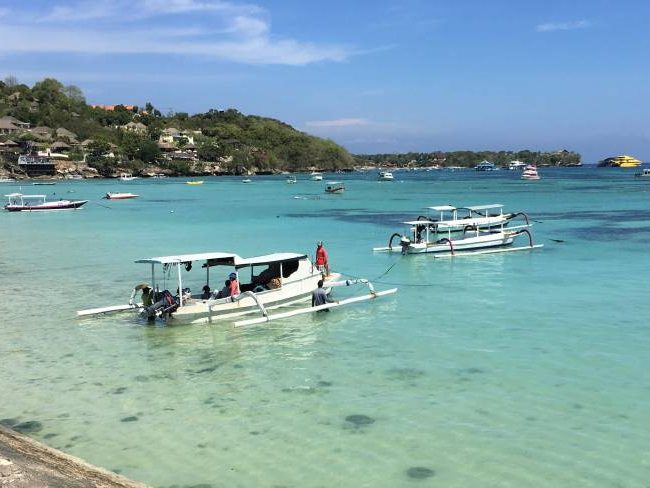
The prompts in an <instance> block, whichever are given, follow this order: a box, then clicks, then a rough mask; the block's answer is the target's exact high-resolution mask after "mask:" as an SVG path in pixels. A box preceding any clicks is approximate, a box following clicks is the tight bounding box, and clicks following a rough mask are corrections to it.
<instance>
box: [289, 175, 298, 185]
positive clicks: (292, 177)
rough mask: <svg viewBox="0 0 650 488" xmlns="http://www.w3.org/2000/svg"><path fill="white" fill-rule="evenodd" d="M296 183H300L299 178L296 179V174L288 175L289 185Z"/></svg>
mask: <svg viewBox="0 0 650 488" xmlns="http://www.w3.org/2000/svg"><path fill="white" fill-rule="evenodd" d="M294 183H298V180H297V179H296V177H295V176H287V184H288V185H293V184H294Z"/></svg>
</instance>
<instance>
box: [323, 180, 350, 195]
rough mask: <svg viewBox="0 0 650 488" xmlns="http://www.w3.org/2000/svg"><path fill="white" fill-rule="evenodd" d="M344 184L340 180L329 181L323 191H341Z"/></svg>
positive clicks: (343, 188)
mask: <svg viewBox="0 0 650 488" xmlns="http://www.w3.org/2000/svg"><path fill="white" fill-rule="evenodd" d="M344 191H345V185H344V184H343V182H341V181H329V182H328V183H327V186H326V187H325V193H343V192H344Z"/></svg>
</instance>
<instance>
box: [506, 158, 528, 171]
mask: <svg viewBox="0 0 650 488" xmlns="http://www.w3.org/2000/svg"><path fill="white" fill-rule="evenodd" d="M525 167H526V163H524V162H523V161H517V160H515V161H510V163H509V164H508V169H509V170H511V171H517V170H522V169H524V168H525Z"/></svg>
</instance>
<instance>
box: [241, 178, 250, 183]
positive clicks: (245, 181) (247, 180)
mask: <svg viewBox="0 0 650 488" xmlns="http://www.w3.org/2000/svg"><path fill="white" fill-rule="evenodd" d="M252 181H253V180H251V179H250V178H244V179H243V180H241V182H242V183H251V182H252Z"/></svg>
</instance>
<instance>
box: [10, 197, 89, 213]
mask: <svg viewBox="0 0 650 488" xmlns="http://www.w3.org/2000/svg"><path fill="white" fill-rule="evenodd" d="M5 196H6V197H7V199H8V200H9V201H8V203H7V204H6V205H5V206H4V208H5V210H7V211H9V212H24V211H27V212H36V211H45V210H74V209H76V208H79V207H81V206H82V205H84V204H86V203H88V200H63V199H62V200H58V201H55V202H48V201H47V200H46V196H45V195H23V194H22V193H11V194H9V195H5Z"/></svg>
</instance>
